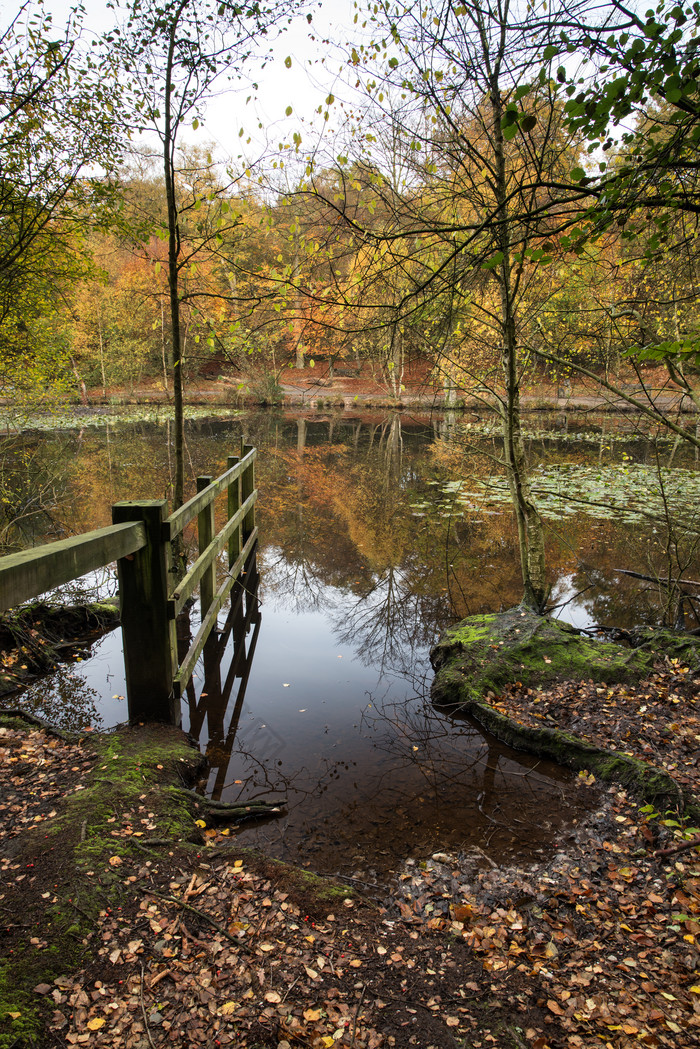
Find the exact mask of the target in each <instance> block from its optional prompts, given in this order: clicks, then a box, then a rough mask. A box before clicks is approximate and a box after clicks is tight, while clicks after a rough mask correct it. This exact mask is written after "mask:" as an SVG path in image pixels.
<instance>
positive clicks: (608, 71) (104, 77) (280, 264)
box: [0, 2, 700, 404]
mask: <svg viewBox="0 0 700 1049" xmlns="http://www.w3.org/2000/svg"><path fill="white" fill-rule="evenodd" d="M217 10H218V9H217V8H216V6H210V5H208V4H206V3H198V4H195V3H183V2H180V3H179V4H168V3H164V4H160V5H159V4H154V3H151V2H149V3H140V2H135V3H133V4H132V5H131V8H128V7H127V8H124V9H123V10H122V11H121V12H117V13H118V14H120V16H121V20H122V23H123V25H124V26H125V27H124V28H123V30H122V32H121V33H119V34H117V35H116V36H115V35H114V34H110V35H108V36H107V38H106V40H104V41H101V42H99V43H98V45H97V46H95V44H94V41H93V42H89V41H86V39H85V34H84V33H82V32H81V22H82V15H81V12H80V9H79V8H78V9H76V12H75V13H74V15H73V16H72V19H71V22H70V23H69V25H68V28H67V29H66V31H65V35H64V37H63V38H60V39H54V34H55V33H56V32H57V30H56V28H55V27H54V26H53V23H52V21H51V16H50V15H49V14H48V13H47V12H46V11H45V10H44V9H43V8H42V6H41V5H40V4H28V5H25V6H24V7H23V8H22V9H21V10H20V12H19V13H18V14H17V16H16V18H15V19H14V20H13V21H12V22H11V24H10V25H9V26H7V27H6V28H5V31H4V34H3V37H2V43H1V46H2V53H1V60H0V76H1V77H2V80H3V84H2V88H3V90H2V93H1V94H0V100H1V101H0V105H1V110H2V111H1V112H0V122H1V123H2V130H3V139H2V147H1V149H2V154H1V156H0V185H1V186H2V191H1V194H0V220H1V221H2V229H3V244H4V246H3V249H2V258H0V304H1V309H0V393H1V394H3V395H4V396H6V397H10V398H12V399H13V400H14V401H15V403H17V404H19V403H20V401H21V400H22V398H23V397H25V396H26V397H27V398H28V399H29V400H30V401H34V400H35V398H36V396H37V394H39V396H40V397H41V398H44V397H45V396H46V395H47V392H48V391H49V390H53V391H55V390H62V391H65V390H68V389H73V390H75V389H76V388H77V389H78V390H79V389H80V388H81V386H83V385H84V386H87V387H88V388H94V389H96V390H99V389H102V390H103V391H104V392H106V391H107V389H109V388H113V387H115V386H116V387H119V386H127V387H129V386H133V385H134V384H136V383H139V382H142V381H144V380H152V381H155V382H156V383H159V384H161V385H162V386H163V388H164V389H165V390H166V391H167V390H168V389H169V386H170V385H171V383H172V366H173V352H172V343H173V333H172V324H173V321H172V313H171V308H170V306H171V304H170V291H171V284H172V275H171V273H170V272H169V266H168V252H169V247H170V245H169V244H168V236H169V225H168V218H169V216H168V209H169V207H171V203H172V206H174V209H175V222H176V235H177V256H176V259H177V263H176V264H177V271H178V287H177V294H178V298H179V307H180V313H181V327H182V330H181V332H180V340H179V341H180V346H181V354H182V368H183V371H184V374H185V375H186V376H187V375H189V376H194V375H196V374H198V373H204V374H207V375H209V376H210V377H215V376H217V375H219V374H226V373H228V372H231V373H233V374H234V375H240V374H241V373H250V372H253V373H255V374H257V375H258V377H263V379H264V381H267V382H268V383H270V384H271V385H274V382H275V379H276V378H277V376H278V375H279V371H280V368H281V367H282V365H284V364H288V363H290V362H292V361H293V362H294V363H295V365H296V366H297V367H300V368H301V367H303V366H304V365H307V366H313V365H315V364H317V363H318V362H320V361H323V362H324V363H326V364H327V365H330V367H331V369H332V368H333V367H334V366H336V365H338V364H350V365H351V366H352V367H353V368H355V369H357V368H359V367H360V366H361V364H362V362H369V363H370V364H371V367H372V370H373V373H374V374H375V375H376V376H378V377H382V378H383V380H384V381H385V382H386V385H387V388H388V389H391V390H392V392H393V393H394V394H395V395H396V396H399V395H400V393H401V388H402V381H403V373H404V370H405V368H406V366H407V362H410V361H412V360H416V359H420V360H422V361H423V362H425V363H426V364H427V366H428V369H429V372H430V373H431V377H432V380H433V382H438V383H439V384H440V385H441V386H442V387H443V388H444V391H445V399H446V403H447V404H450V403H451V402H452V401H453V400H454V398H455V396H456V391H458V390H467V391H471V392H477V393H479V392H480V391H481V392H483V391H484V390H486V389H490V388H491V387H492V386H502V385H503V378H502V372H501V366H502V360H501V357H502V353H501V347H502V343H503V330H502V328H503V318H502V314H503V301H502V298H503V289H504V283H505V284H508V285H509V288H508V294H509V296H510V299H511V305H512V312H513V322H514V326H515V328H516V331H515V333H514V334H515V338H516V339H517V345H518V360H517V367H518V369H520V370H521V371H524V370H527V369H530V370H532V369H538V368H539V371H540V372H541V373H547V374H549V375H550V376H552V375H553V376H554V377H555V378H556V379H565V378H566V377H567V376H570V375H571V373H572V371H573V370H575V369H576V368H585V369H588V370H590V371H592V372H594V373H595V374H596V375H602V376H603V378H604V379H608V378H611V377H614V376H616V375H617V374H618V373H619V368H620V365H621V363H622V362H623V361H626V362H627V363H628V364H629V363H632V364H635V363H639V362H643V361H644V360H648V359H654V360H659V359H662V360H663V361H664V362H665V363H666V365H667V366H668V368H669V371H670V375H671V378H672V379H673V380H674V381H675V382H676V384H677V385H679V386H680V387H681V388H683V389H685V391H686V392H687V393H689V394H691V396H693V398H694V399H695V397H696V394H695V367H694V366H695V364H696V362H697V352H696V338H697V335H696V333H697V328H698V274H697V230H696V214H697V192H696V185H695V180H696V174H695V170H696V167H697V161H696V146H695V142H696V132H697V131H698V130H699V129H700V124H698V121H697V111H698V91H697V81H696V79H695V77H696V73H697V70H696V65H697V60H696V57H695V54H696V48H697V36H696V33H697V22H698V17H700V16H699V15H698V11H697V8H696V7H695V6H692V5H690V6H688V7H687V8H686V9H683V8H682V7H680V6H677V5H676V6H671V5H669V4H667V5H663V4H662V5H660V6H659V8H657V10H656V12H647V13H646V14H641V13H640V14H634V13H631V12H630V11H628V10H627V9H626V8H624V7H623V6H622V5H620V4H618V3H614V2H613V3H608V4H605V5H602V6H597V5H596V6H594V5H591V4H570V3H569V4H563V5H554V6H553V9H552V11H551V12H550V13H548V14H547V13H541V14H538V15H533V14H532V13H531V12H527V11H526V10H525V9H521V8H520V6H518V5H508V4H505V5H503V4H493V5H487V6H486V8H485V9H484V11H485V14H484V13H483V12H482V13H481V14H479V13H478V10H480V9H476V8H474V9H471V8H470V6H469V5H455V4H449V3H448V4H446V5H434V7H431V6H430V5H428V6H427V7H426V8H425V10H424V11H422V12H421V14H420V15H419V14H418V13H416V14H415V15H414V14H413V13H412V11H411V9H410V7H408V6H407V7H406V8H401V6H400V5H399V6H398V7H396V6H394V5H390V4H387V5H384V6H382V5H380V6H379V8H378V9H376V8H375V9H374V13H373V10H372V9H370V11H369V13H368V19H369V22H370V23H371V24H370V25H369V28H365V33H364V39H365V41H367V40H368V39H370V42H369V43H367V42H365V44H364V45H360V44H357V45H356V46H354V45H353V44H351V43H348V45H347V47H346V48H343V50H344V53H345V55H346V60H347V70H348V74H349V79H350V82H353V81H354V84H355V91H354V102H353V110H352V112H350V110H349V108H348V107H346V106H341V107H340V108H339V103H338V102H337V100H336V99H335V98H334V97H333V96H332V95H329V96H328V98H327V99H326V103H327V110H326V112H325V114H324V116H325V117H326V118H327V119H328V120H329V121H330V123H331V124H333V126H334V128H335V130H334V132H333V134H332V135H331V134H330V133H326V134H325V135H323V137H322V138H320V139H319V140H318V141H314V142H313V143H311V142H309V143H307V142H305V141H302V136H301V133H295V134H294V136H293V140H292V142H291V143H280V147H281V148H280V151H279V153H278V155H276V156H269V155H268V156H267V157H266V158H265V160H264V162H261V163H260V164H259V165H258V166H257V167H252V168H250V167H249V168H242V169H237V168H236V167H235V165H234V163H233V162H231V161H229V162H228V164H227V162H226V160H225V159H223V158H221V157H220V156H219V155H217V152H216V151H215V149H214V147H213V146H212V145H207V144H204V145H197V146H193V145H191V144H189V143H188V142H184V140H183V137H182V136H183V133H184V131H185V130H186V131H188V132H191V130H192V128H195V129H196V128H197V124H198V120H197V115H196V114H197V113H198V112H200V111H201V110H202V109H203V107H204V105H205V103H206V101H207V100H208V98H209V97H210V96H211V95H212V94H213V92H214V91H215V90H217V89H218V88H219V87H220V86H221V84H222V83H223V81H224V80H225V78H226V76H227V75H229V73H230V66H231V65H232V64H233V63H235V62H236V61H238V62H239V63H241V64H245V62H246V61H248V63H249V64H252V61H253V55H252V52H251V50H250V47H249V41H248V40H247V39H246V38H245V34H246V33H248V34H249V33H250V26H251V23H252V22H254V21H255V19H256V18H257V19H258V21H259V22H260V21H261V20H262V22H264V23H265V30H264V31H265V32H267V31H268V30H269V31H271V30H272V28H273V27H274V26H276V25H278V24H279V23H280V21H283V20H285V19H287V18H290V17H291V18H293V17H299V16H301V17H304V13H303V12H302V11H301V9H300V8H298V7H297V8H296V10H295V9H293V8H292V7H286V6H285V5H272V7H271V8H270V9H269V10H267V11H264V12H260V10H259V9H257V10H258V14H257V15H256V14H255V13H254V11H253V9H251V11H250V12H242V13H240V14H238V15H236V14H235V12H234V9H229V7H228V6H227V5H225V4H224V5H221V11H220V13H217ZM475 12H476V13H475ZM431 14H432V19H431V18H430V17H425V16H426V15H428V16H429V15H431ZM126 16H129V18H130V22H129V23H128V24H127V23H124V19H125V17H126ZM185 16H187V17H188V18H191V19H192V22H191V23H187V22H186V20H185ZM139 19H140V29H139V32H143V31H145V30H146V29H147V28H148V27H149V26H150V27H151V29H152V24H156V25H157V24H158V19H160V24H161V34H162V39H163V41H164V44H165V45H166V46H165V58H166V59H167V44H168V36H167V33H168V28H167V27H168V25H174V24H176V25H177V27H178V31H179V30H180V29H182V32H183V36H188V37H189V41H188V48H187V49H186V50H183V51H182V53H180V54H179V56H178V55H177V54H176V55H175V60H174V63H173V78H174V83H173V84H172V85H171V86H170V88H169V90H170V91H171V94H172V95H175V96H176V100H175V106H174V108H173V112H172V114H171V125H172V126H171V127H170V129H169V131H168V129H165V128H164V126H163V122H162V117H161V112H160V109H162V106H161V105H160V103H161V101H162V99H159V97H158V93H159V91H161V92H162V91H163V90H165V88H164V85H163V83H162V77H163V75H165V73H164V67H162V66H161V67H160V68H158V67H156V66H155V58H158V57H159V55H155V57H154V55H153V54H152V53H151V52H153V50H154V48H155V49H157V47H156V45H153V44H152V43H151V44H150V45H149V47H150V50H148V49H147V48H146V45H145V43H144V42H143V39H142V38H141V37H139V35H138V33H137V32H136V31H135V30H133V28H132V30H131V37H129V30H128V28H127V27H126V26H127V25H133V23H134V22H138V20H139ZM149 19H150V22H149ZM168 19H170V20H171V21H170V23H169V22H168ZM173 19H175V22H173V21H172V20H173ZM207 19H210V20H211V19H213V20H214V22H216V23H217V24H216V25H215V27H214V28H215V33H214V34H213V35H212V36H207V32H208V29H207V26H210V25H211V24H212V22H211V21H209V22H207ZM217 20H218V22H217ZM241 26H244V29H245V32H243V31H242V30H241ZM196 33H199V36H198V37H197V36H196ZM232 33H233V39H231V34H232ZM368 33H369V34H370V36H369V37H368V36H367V34H368ZM385 33H388V38H387V37H386V36H384V35H383V34H385ZM217 34H218V35H217ZM139 49H140V50H139ZM160 57H162V55H161V56H160ZM191 62H199V63H202V64H206V63H207V62H209V64H210V66H212V64H213V65H214V66H215V67H216V68H215V69H214V73H215V74H216V76H217V77H219V78H220V81H221V83H220V82H219V81H216V82H215V78H214V76H213V75H209V78H208V79H207V78H204V79H202V77H201V73H200V71H198V70H197V71H196V72H193V70H192V69H190V68H189V66H188V63H191ZM582 62H583V63H584V64H583V65H581V63H582ZM660 62H661V63H662V66H661V68H660ZM149 63H150V64H149ZM178 63H179V64H178ZM149 70H150V72H149ZM477 70H478V72H477ZM278 73H279V71H277V74H276V73H275V70H274V68H272V67H268V69H267V70H266V71H265V74H264V75H268V76H273V77H274V76H275V75H278ZM601 74H602V75H601ZM178 77H180V79H179V80H178V79H177V78H178ZM183 77H184V80H183ZM222 78H223V79H222ZM494 86H496V87H497V95H498V97H496V94H495V93H494ZM467 87H468V90H467ZM159 107H160V108H159ZM290 108H291V107H290ZM334 108H335V111H334ZM165 115H166V116H167V114H165ZM149 121H150V122H151V123H152V125H153V127H152V128H151V131H152V133H153V134H152V138H151V139H148V138H144V135H143V134H137V132H144V131H146V130H147V129H148V124H149ZM166 132H167V133H168V134H169V135H170V138H169V140H168V143H167V148H168V149H169V151H170V153H169V156H168V157H166V161H169V163H170V170H169V172H166V174H164V171H163V136H164V135H165V134H166ZM191 137H192V136H191V135H190V139H191ZM195 137H196V136H195ZM159 138H160V142H159ZM311 149H313V151H314V152H313V155H310V153H309V150H311ZM106 158H108V162H106ZM167 167H168V164H167V163H166V168H167ZM501 169H502V170H501ZM168 174H169V175H170V177H171V181H172V187H170V186H169V184H168ZM171 190H172V194H173V201H172V202H170V201H169V194H170V192H171ZM504 245H505V246H506V252H504V251H503V247H504ZM504 262H505V263H506V264H507V267H508V273H507V274H506V275H505V278H504V274H505V270H504ZM506 278H507V279H506Z"/></svg>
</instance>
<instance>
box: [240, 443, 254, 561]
mask: <svg viewBox="0 0 700 1049" xmlns="http://www.w3.org/2000/svg"><path fill="white" fill-rule="evenodd" d="M252 451H253V445H252V444H245V443H244V441H243V438H241V458H243V456H245V455H247V454H248V452H252ZM254 491H255V461H253V462H252V463H251V464H250V466H248V467H246V469H245V471H244V473H243V476H242V478H241V502H242V503H244V502H245V501H246V499H247V498H248V496H249V495H252V494H253V492H254ZM254 528H255V507H253V508H252V509H251V510H249V511H248V513H247V514H246V515H245V517H244V518H243V530H242V537H243V542H244V543H245V541H246V539H247V538H248V536H249V535H250V533H251V532H252V531H253V529H254Z"/></svg>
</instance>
